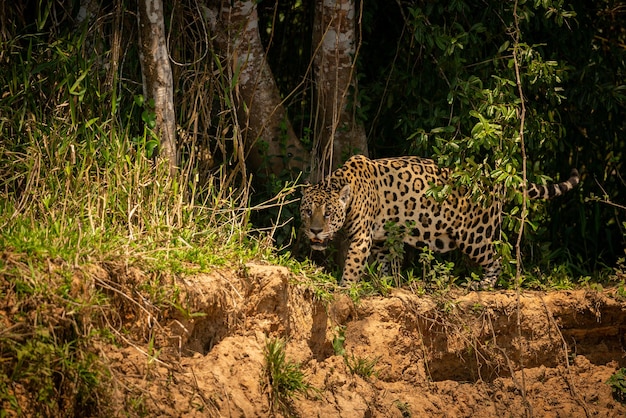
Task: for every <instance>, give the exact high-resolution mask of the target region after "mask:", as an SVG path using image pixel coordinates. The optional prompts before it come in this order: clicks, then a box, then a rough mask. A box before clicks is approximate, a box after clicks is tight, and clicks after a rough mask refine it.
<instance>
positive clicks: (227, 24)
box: [206, 0, 310, 175]
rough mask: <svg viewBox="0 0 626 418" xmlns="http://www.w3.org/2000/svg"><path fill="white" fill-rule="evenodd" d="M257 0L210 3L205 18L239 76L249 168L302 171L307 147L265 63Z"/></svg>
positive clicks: (239, 110)
mask: <svg viewBox="0 0 626 418" xmlns="http://www.w3.org/2000/svg"><path fill="white" fill-rule="evenodd" d="M256 3H257V1H256V0H248V1H230V0H228V1H211V2H208V6H209V10H208V12H209V13H208V14H207V16H206V17H207V20H208V21H209V23H210V24H211V27H212V28H213V29H214V31H216V32H217V39H216V41H217V46H218V47H219V48H220V50H221V51H222V54H224V55H226V57H227V58H228V60H229V64H230V66H231V69H232V73H233V77H234V78H235V79H236V80H237V83H236V84H235V91H234V93H235V94H234V95H235V98H236V101H237V117H238V119H239V125H240V127H241V128H242V136H243V140H244V144H245V147H246V164H247V165H248V166H249V168H250V169H251V171H253V172H257V173H263V174H265V175H267V174H269V173H273V174H276V175H278V174H280V173H281V172H283V170H285V169H287V170H297V171H300V170H302V169H304V167H305V165H306V164H307V163H308V160H309V158H310V157H309V153H308V151H307V150H306V149H305V148H304V147H303V146H302V143H301V142H300V140H299V139H298V137H297V136H296V134H295V133H294V131H293V128H292V126H291V123H290V122H289V119H288V116H287V112H286V110H285V107H284V106H283V103H282V99H281V97H280V93H279V91H278V87H277V85H276V82H275V80H274V76H273V74H272V71H271V69H270V67H269V64H268V63H267V60H266V56H265V49H264V48H263V45H262V43H261V38H260V35H259V17H258V13H257V6H256Z"/></svg>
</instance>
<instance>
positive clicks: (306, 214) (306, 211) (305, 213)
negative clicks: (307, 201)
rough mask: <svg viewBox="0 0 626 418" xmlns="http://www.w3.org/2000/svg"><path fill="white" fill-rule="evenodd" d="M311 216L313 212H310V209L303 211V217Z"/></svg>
mask: <svg viewBox="0 0 626 418" xmlns="http://www.w3.org/2000/svg"><path fill="white" fill-rule="evenodd" d="M311 215H313V212H311V209H306V210H305V211H304V216H306V217H307V218H310V217H311Z"/></svg>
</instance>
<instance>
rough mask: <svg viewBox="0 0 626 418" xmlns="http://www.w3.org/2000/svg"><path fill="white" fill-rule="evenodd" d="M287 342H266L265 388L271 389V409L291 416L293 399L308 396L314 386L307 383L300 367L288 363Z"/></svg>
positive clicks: (273, 339)
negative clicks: (286, 354)
mask: <svg viewBox="0 0 626 418" xmlns="http://www.w3.org/2000/svg"><path fill="white" fill-rule="evenodd" d="M285 348H286V342H285V340H284V339H282V338H272V339H269V340H267V341H266V342H265V350H264V356H265V386H266V387H267V388H269V394H270V407H271V408H272V410H273V411H276V410H279V411H280V412H282V413H283V414H285V415H290V413H289V410H290V405H291V402H292V399H294V398H297V397H298V396H299V395H302V394H304V395H306V394H307V393H308V392H309V391H310V390H312V389H313V388H312V386H311V385H310V384H309V383H307V382H306V380H305V375H304V372H303V371H302V370H301V368H300V365H299V364H297V363H294V362H290V361H287V359H286V356H285Z"/></svg>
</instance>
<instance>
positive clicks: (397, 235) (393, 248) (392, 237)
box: [383, 221, 415, 287]
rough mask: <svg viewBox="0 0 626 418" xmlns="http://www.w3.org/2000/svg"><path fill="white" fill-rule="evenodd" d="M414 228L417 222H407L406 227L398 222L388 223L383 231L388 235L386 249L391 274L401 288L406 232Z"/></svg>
mask: <svg viewBox="0 0 626 418" xmlns="http://www.w3.org/2000/svg"><path fill="white" fill-rule="evenodd" d="M414 227H415V221H406V223H405V225H401V224H398V223H396V222H387V223H385V225H384V226H383V229H384V230H385V232H386V233H387V234H386V236H387V238H386V240H385V248H386V249H387V251H388V254H386V258H387V261H388V262H389V264H390V267H391V271H390V273H391V276H392V277H393V279H394V281H395V284H396V287H400V285H401V280H402V276H401V275H400V270H401V267H402V261H403V260H404V253H405V251H404V241H403V238H404V235H405V234H406V231H407V230H411V229H413V228H414Z"/></svg>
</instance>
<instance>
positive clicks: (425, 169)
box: [300, 155, 580, 289]
mask: <svg viewBox="0 0 626 418" xmlns="http://www.w3.org/2000/svg"><path fill="white" fill-rule="evenodd" d="M449 180H450V170H449V169H448V168H444V167H439V166H438V165H437V164H436V163H435V162H434V161H433V160H430V159H427V158H420V157H414V156H405V157H393V158H383V159H377V160H372V159H369V158H367V157H365V156H363V155H355V156H352V157H350V158H349V159H348V160H347V161H346V162H345V163H344V165H343V166H342V167H341V168H338V169H337V170H335V171H334V172H332V173H331V174H330V176H328V177H326V178H325V179H324V180H322V181H321V182H319V183H318V184H315V185H308V186H305V188H304V189H303V192H302V198H301V202H300V215H301V219H302V224H303V229H304V233H305V234H306V236H307V238H308V240H309V241H310V243H311V248H312V249H313V250H317V251H323V250H325V249H326V248H327V246H328V244H329V242H331V241H332V239H333V238H334V237H335V236H336V234H337V232H338V231H339V230H340V229H342V228H343V230H344V231H345V233H346V236H347V239H348V249H347V254H346V258H345V265H344V268H343V273H342V278H341V280H342V282H344V283H346V284H349V283H354V282H356V281H358V280H359V279H360V278H361V276H362V275H363V274H364V271H365V266H366V265H367V263H368V261H369V260H370V258H372V259H373V260H375V261H376V262H378V264H379V265H380V266H381V269H382V271H388V270H389V259H388V257H387V255H386V254H387V253H388V251H387V250H386V248H385V241H386V239H387V236H388V230H389V228H386V227H385V226H386V225H388V224H389V223H392V224H395V225H401V226H402V240H403V242H404V243H406V244H409V245H412V246H414V247H423V246H427V247H428V248H429V249H430V250H432V251H433V252H439V253H444V252H448V251H451V250H454V249H457V248H458V249H460V250H461V251H462V252H464V253H465V254H467V255H468V256H469V258H470V259H471V260H473V261H474V262H475V263H477V264H478V265H480V266H481V267H482V268H483V272H484V274H483V279H482V280H481V281H479V282H475V283H473V284H471V286H472V287H473V288H479V289H488V288H492V287H493V286H494V285H495V284H496V282H497V280H498V278H499V276H500V273H501V270H502V261H501V259H500V258H499V257H498V256H497V254H496V251H495V248H494V241H495V240H497V239H499V236H500V224H501V215H502V199H498V198H497V196H492V197H493V198H492V199H490V200H491V203H489V204H486V205H485V204H483V203H482V202H476V201H474V200H473V199H472V197H471V196H470V195H469V194H468V193H467V192H466V191H465V189H464V188H455V187H452V188H451V191H450V192H449V193H448V194H447V196H446V197H445V199H444V200H441V199H436V198H435V197H434V196H433V193H429V192H428V191H429V190H431V189H432V187H433V186H444V185H451V182H450V181H449ZM579 181H580V177H579V174H578V171H577V170H576V169H573V170H572V171H571V174H570V177H569V179H568V180H566V181H564V182H561V183H555V184H549V185H545V186H544V185H538V184H534V183H528V187H527V196H528V197H529V198H531V199H551V198H553V197H556V196H560V195H562V194H564V193H566V192H568V191H570V190H572V189H573V188H574V187H576V186H577V185H578V183H579ZM492 194H494V195H495V194H496V193H492Z"/></svg>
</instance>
